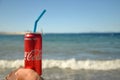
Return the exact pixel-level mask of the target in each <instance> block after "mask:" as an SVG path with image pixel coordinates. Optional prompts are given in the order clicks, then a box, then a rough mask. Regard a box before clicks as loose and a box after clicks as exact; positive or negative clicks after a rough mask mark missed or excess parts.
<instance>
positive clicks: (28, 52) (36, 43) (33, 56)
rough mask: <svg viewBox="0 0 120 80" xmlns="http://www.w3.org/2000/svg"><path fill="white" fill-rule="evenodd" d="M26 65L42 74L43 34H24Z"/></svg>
mask: <svg viewBox="0 0 120 80" xmlns="http://www.w3.org/2000/svg"><path fill="white" fill-rule="evenodd" d="M24 67H25V68H30V69H33V70H35V71H36V72H37V73H38V74H39V75H42V35H41V34H40V33H26V34H25V36H24Z"/></svg>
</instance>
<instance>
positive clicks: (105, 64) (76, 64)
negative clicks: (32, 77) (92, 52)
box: [0, 59, 120, 70]
mask: <svg viewBox="0 0 120 80" xmlns="http://www.w3.org/2000/svg"><path fill="white" fill-rule="evenodd" d="M42 63H43V65H42V67H43V69H45V68H53V67H58V68H61V69H66V68H70V69H73V70H79V69H86V70H111V69H120V59H116V60H79V61H77V60H75V59H69V60H43V62H42ZM23 64H24V61H23V60H14V61H9V60H0V68H18V67H19V66H23Z"/></svg>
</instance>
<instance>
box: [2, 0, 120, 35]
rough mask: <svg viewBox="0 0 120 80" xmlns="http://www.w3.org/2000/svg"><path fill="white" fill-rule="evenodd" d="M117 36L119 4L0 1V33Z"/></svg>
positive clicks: (114, 0)
mask: <svg viewBox="0 0 120 80" xmlns="http://www.w3.org/2000/svg"><path fill="white" fill-rule="evenodd" d="M44 9H46V13H45V14H44V15H43V16H42V18H41V19H40V20H39V22H38V26H37V32H40V31H43V32H44V33H81V32H120V0H0V32H26V31H33V29H34V23H35V20H36V19H37V18H38V16H39V15H40V14H41V13H42V11H43V10H44Z"/></svg>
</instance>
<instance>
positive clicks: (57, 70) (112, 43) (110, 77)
mask: <svg viewBox="0 0 120 80" xmlns="http://www.w3.org/2000/svg"><path fill="white" fill-rule="evenodd" d="M42 56H43V60H42V68H43V75H42V76H43V77H44V79H45V80H120V33H59V34H58V33H57V34H55V33H54V34H43V54H42ZM23 58H24V35H0V80H2V79H3V78H4V77H5V76H6V75H7V74H8V73H9V72H10V71H11V70H13V69H16V68H18V67H19V66H23V65H24V61H23Z"/></svg>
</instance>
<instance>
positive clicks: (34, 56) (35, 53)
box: [25, 49, 42, 61]
mask: <svg viewBox="0 0 120 80" xmlns="http://www.w3.org/2000/svg"><path fill="white" fill-rule="evenodd" d="M41 59H42V51H41V50H38V49H35V50H31V51H30V52H25V60H28V61H30V60H41Z"/></svg>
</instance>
